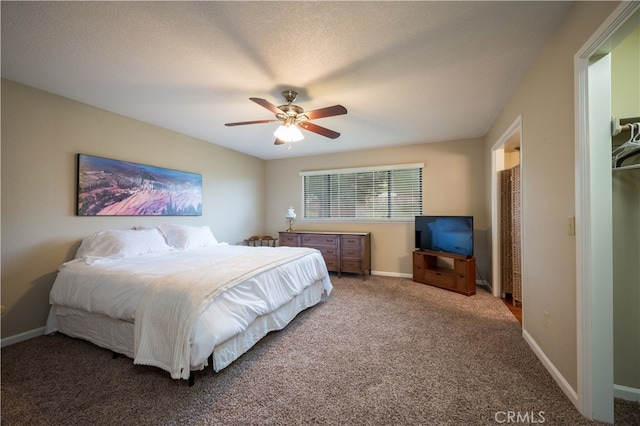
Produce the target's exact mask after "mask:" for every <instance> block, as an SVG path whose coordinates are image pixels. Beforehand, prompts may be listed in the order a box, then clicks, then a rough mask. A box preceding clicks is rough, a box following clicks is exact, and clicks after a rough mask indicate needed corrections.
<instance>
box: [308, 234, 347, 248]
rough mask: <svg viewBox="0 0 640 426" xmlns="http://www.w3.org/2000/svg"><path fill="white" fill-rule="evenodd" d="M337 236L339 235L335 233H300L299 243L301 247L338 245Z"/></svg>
mask: <svg viewBox="0 0 640 426" xmlns="http://www.w3.org/2000/svg"><path fill="white" fill-rule="evenodd" d="M338 238H339V237H338V236H337V235H321V234H317V235H312V234H302V242H301V245H302V246H303V247H320V246H329V247H338Z"/></svg>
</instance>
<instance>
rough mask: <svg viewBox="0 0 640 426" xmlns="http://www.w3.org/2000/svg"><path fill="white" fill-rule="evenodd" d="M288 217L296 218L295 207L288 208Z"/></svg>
mask: <svg viewBox="0 0 640 426" xmlns="http://www.w3.org/2000/svg"><path fill="white" fill-rule="evenodd" d="M285 217H286V218H287V219H295V218H296V211H295V209H294V208H293V207H289V208H288V209H287V215H286V216H285Z"/></svg>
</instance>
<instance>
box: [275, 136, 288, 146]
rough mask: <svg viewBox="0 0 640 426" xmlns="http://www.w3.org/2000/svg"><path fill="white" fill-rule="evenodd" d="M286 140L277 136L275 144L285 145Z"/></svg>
mask: <svg viewBox="0 0 640 426" xmlns="http://www.w3.org/2000/svg"><path fill="white" fill-rule="evenodd" d="M285 143H286V142H285V141H283V140H282V139H278V138H276V141H275V142H274V143H273V144H274V145H284V144H285Z"/></svg>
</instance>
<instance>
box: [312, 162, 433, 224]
mask: <svg viewBox="0 0 640 426" xmlns="http://www.w3.org/2000/svg"><path fill="white" fill-rule="evenodd" d="M410 169H420V182H419V186H420V208H419V210H420V211H419V212H416V215H420V214H422V208H423V203H424V198H423V197H424V190H423V182H422V173H423V169H424V163H411V164H394V165H383V166H370V167H356V168H346V169H330V170H313V171H303V172H300V177H301V187H302V189H301V193H302V194H301V200H302V214H301V221H303V222H413V221H414V220H415V216H410V217H409V216H406V217H377V218H376V217H311V218H309V217H307V212H306V206H307V203H306V200H305V177H307V176H318V175H321V176H324V175H334V176H335V175H343V174H354V173H366V172H372V173H373V172H388V171H394V170H410Z"/></svg>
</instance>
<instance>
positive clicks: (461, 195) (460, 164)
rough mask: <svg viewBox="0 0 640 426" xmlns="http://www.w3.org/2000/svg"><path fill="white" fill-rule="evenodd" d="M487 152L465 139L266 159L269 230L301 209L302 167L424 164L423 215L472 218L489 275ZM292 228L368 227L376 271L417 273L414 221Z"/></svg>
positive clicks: (477, 251) (283, 225) (301, 223)
mask: <svg viewBox="0 0 640 426" xmlns="http://www.w3.org/2000/svg"><path fill="white" fill-rule="evenodd" d="M293 150H295V146H294V147H293ZM483 150H484V146H483V144H482V141H480V140H465V141H452V142H446V143H429V144H421V145H411V146H403V147H397V148H389V149H375V150H367V151H357V152H346V153H340V154H333V155H319V156H313V157H299V158H289V159H283V160H271V161H269V162H267V172H266V178H267V182H268V185H267V201H266V206H267V207H266V211H267V217H266V230H267V232H268V233H271V234H273V235H277V233H278V231H283V230H285V229H286V220H285V218H284V216H285V213H286V210H287V207H289V206H293V207H294V208H295V209H296V211H297V212H301V211H302V178H301V177H300V172H302V171H310V170H326V169H340V168H350V167H366V166H379V165H392V164H408V163H422V162H423V163H424V164H425V167H424V170H423V175H422V176H423V196H424V199H423V208H424V214H434V215H440V214H441V215H473V216H474V227H475V232H474V236H475V244H474V245H475V253H474V254H475V255H476V258H477V262H478V268H479V269H480V272H481V273H482V275H483V276H485V275H486V274H485V271H486V265H487V255H486V244H485V233H486V230H487V228H488V226H489V225H488V219H487V217H486V216H485V211H486V209H485V206H484V200H485V195H486V194H485V188H484V185H483V182H484V180H483V177H484V175H485V173H486V171H485V168H484V167H485V166H484V164H483V162H482V160H481V159H482V153H483ZM294 152H295V151H294ZM294 228H295V229H299V230H314V231H317V230H321V231H324V230H336V231H370V232H371V233H372V242H371V245H372V260H371V262H372V270H373V271H374V273H379V274H388V275H409V276H410V275H411V274H412V272H413V266H412V265H413V264H412V257H411V256H412V255H411V253H412V251H413V247H414V223H413V222H410V223H407V222H391V223H379V222H358V223H349V222H307V221H298V222H297V223H296V224H295V225H294Z"/></svg>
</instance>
